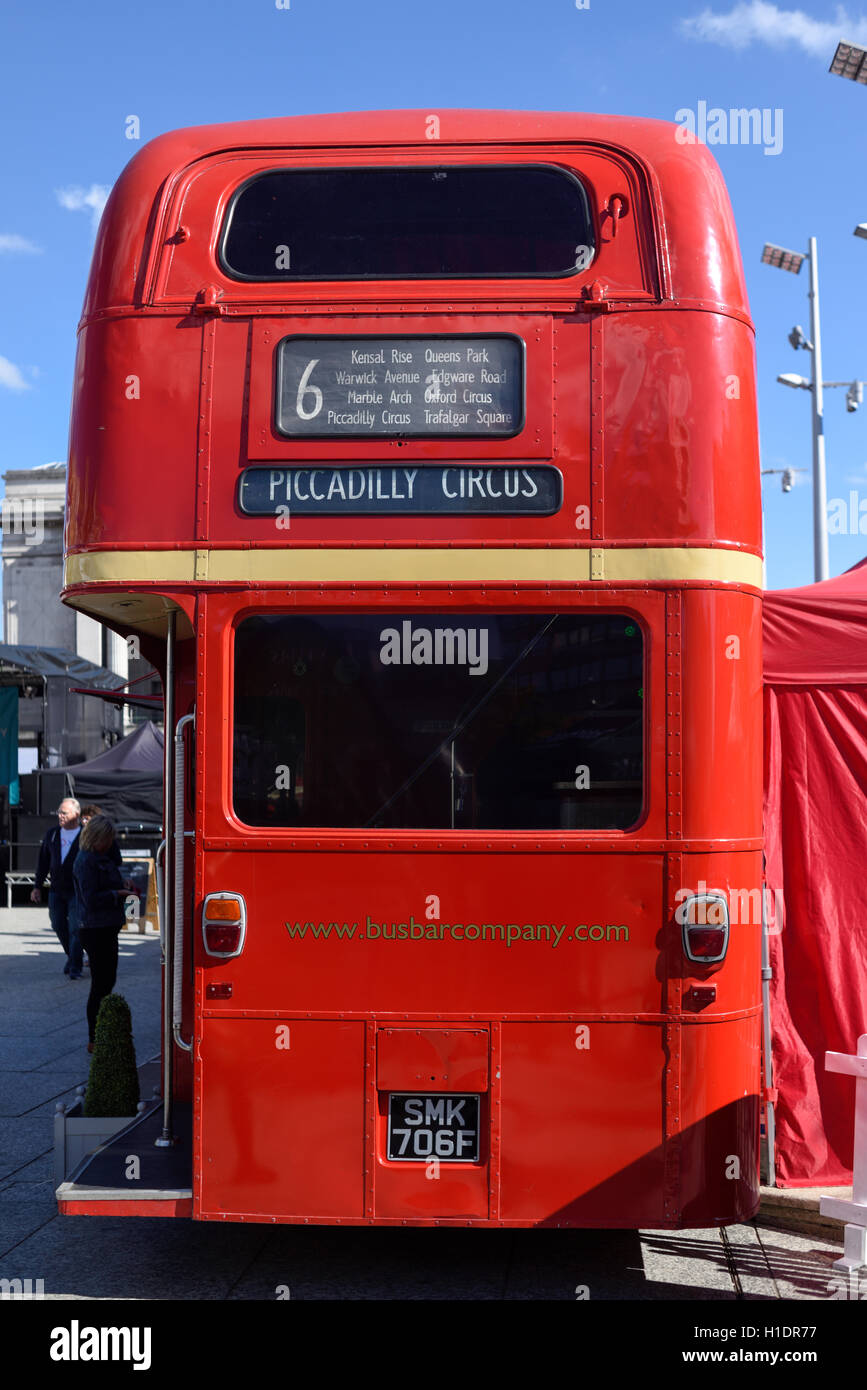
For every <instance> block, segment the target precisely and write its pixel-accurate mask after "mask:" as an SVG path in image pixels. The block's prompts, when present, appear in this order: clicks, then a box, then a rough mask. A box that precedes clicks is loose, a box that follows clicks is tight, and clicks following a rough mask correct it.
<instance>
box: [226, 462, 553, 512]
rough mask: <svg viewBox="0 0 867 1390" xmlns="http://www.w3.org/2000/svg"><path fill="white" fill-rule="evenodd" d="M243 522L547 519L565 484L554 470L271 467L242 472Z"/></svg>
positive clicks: (428, 466)
mask: <svg viewBox="0 0 867 1390" xmlns="http://www.w3.org/2000/svg"><path fill="white" fill-rule="evenodd" d="M238 499H239V502H240V506H241V511H242V512H244V513H245V515H247V516H278V517H283V518H285V517H286V516H287V514H288V515H289V516H375V515H383V514H384V515H389V516H449V515H458V514H461V515H471V516H496V515H501V516H502V515H507V516H552V515H553V514H554V512H557V511H559V510H560V507H561V506H562V505H563V476H562V474H561V473H560V470H559V468H554V467H553V466H552V465H551V464H519V465H515V466H512V465H511V464H499V463H498V464H494V465H485V464H454V463H448V464H439V463H438V464H430V463H428V464H418V463H409V462H407V463H405V464H402V465H392V464H384V463H374V464H369V463H365V464H359V465H357V466H356V467H349V466H347V465H339V466H332V465H330V464H315V463H305V464H301V465H296V464H276V463H275V464H271V465H270V466H268V467H264V468H245V469H244V471H243V473H242V474H241V479H240V484H239V492H238Z"/></svg>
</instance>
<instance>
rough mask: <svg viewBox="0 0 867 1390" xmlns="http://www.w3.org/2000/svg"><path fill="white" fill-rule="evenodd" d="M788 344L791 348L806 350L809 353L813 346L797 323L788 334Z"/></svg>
mask: <svg viewBox="0 0 867 1390" xmlns="http://www.w3.org/2000/svg"><path fill="white" fill-rule="evenodd" d="M789 342H790V343H791V344H792V347H793V348H800V347H802V348H807V349H808V351H810V352H812V351H813V344H812V343H811V342H810V339H809V338H808V337H807V335H806V333H805V332H804V330H803V328H802V327H801V325H800V324H799V323H796V324H795V326H794V328H793V329H792V331H791V333H790V334H789Z"/></svg>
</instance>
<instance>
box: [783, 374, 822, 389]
mask: <svg viewBox="0 0 867 1390" xmlns="http://www.w3.org/2000/svg"><path fill="white" fill-rule="evenodd" d="M777 381H778V382H779V383H780V385H781V386H795V387H800V388H801V389H802V390H804V391H812V389H813V388H812V385H811V383H810V382H809V381H807V378H806V377H803V376H795V374H794V372H783V373H782V375H781V376H778V377H777Z"/></svg>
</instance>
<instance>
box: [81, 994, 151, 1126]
mask: <svg viewBox="0 0 867 1390" xmlns="http://www.w3.org/2000/svg"><path fill="white" fill-rule="evenodd" d="M138 1100H139V1088H138V1071H137V1069H136V1064H135V1048H134V1047H133V1041H132V1017H131V1015H130V1011H129V1004H127V1002H126V1000H125V999H124V997H123V995H122V994H107V995H106V997H105V998H104V999H103V1001H102V1003H101V1004H100V1006H99V1013H98V1014H97V1017H96V1036H95V1037H94V1040H93V1057H92V1059H91V1063H90V1077H89V1079H88V1083H87V1095H86V1096H85V1098H84V1114H85V1115H101V1116H104V1117H106V1118H111V1117H116V1116H122V1115H134V1114H135V1112H136V1106H137V1105H138Z"/></svg>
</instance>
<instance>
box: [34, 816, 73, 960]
mask: <svg viewBox="0 0 867 1390" xmlns="http://www.w3.org/2000/svg"><path fill="white" fill-rule="evenodd" d="M80 817H81V807H80V806H79V804H78V802H77V801H76V800H75V798H74V797H71V796H70V797H67V798H66V800H65V801H61V803H60V806H59V807H58V810H57V820H58V822H59V824H57V825H56V826H54V827H53V828H52V829H51V830H48V831H46V833H45V838H44V839H43V841H42V844H41V845H40V847H39V858H38V860H37V863H36V887H35V888H34V889H33V892H32V893H31V894H30V901H31V902H34V903H41V902H42V889H43V888H44V886H45V880H46V877H47V876H48V875H49V874H50V875H51V887H50V888H49V890H48V916H49V918H50V919H51V925H52V927H53V928H54V932H55V935H56V936H57V939H58V941H59V942H60V944H61V946H62V947H63V949H64V951H65V952H66V965H65V966H64V967H63V973H64V975H68V976H69V978H70V980H80V979H81V966H82V959H83V957H82V949H81V942H80V940H79V936H78V914H77V911H76V906H75V882H74V880H73V877H72V866H73V864H74V863H75V856H76V855H77V854H78V834H79V830H80V829H81V819H80Z"/></svg>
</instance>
